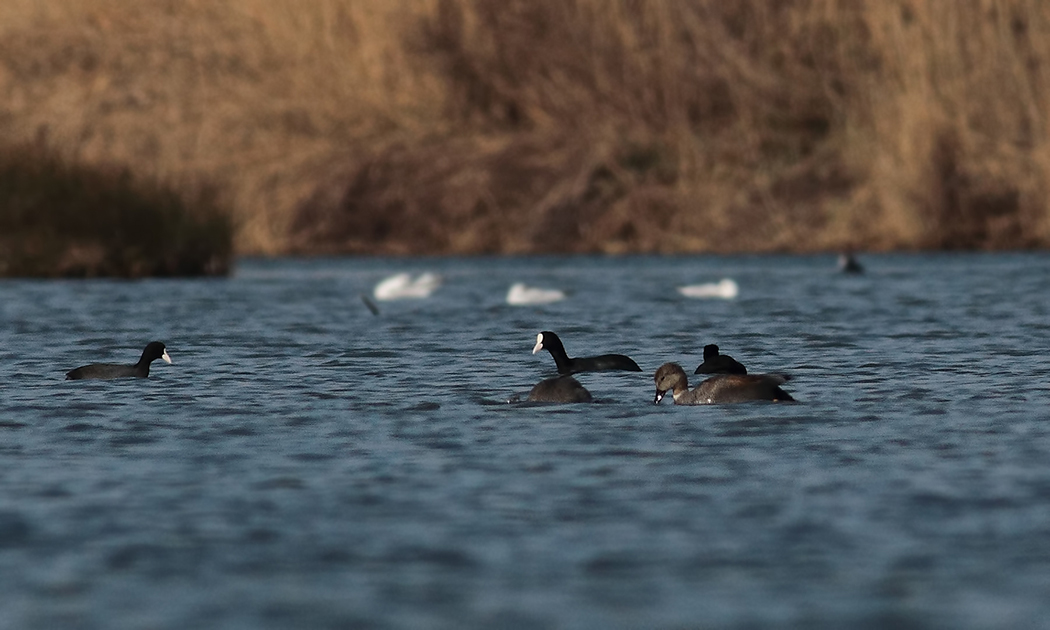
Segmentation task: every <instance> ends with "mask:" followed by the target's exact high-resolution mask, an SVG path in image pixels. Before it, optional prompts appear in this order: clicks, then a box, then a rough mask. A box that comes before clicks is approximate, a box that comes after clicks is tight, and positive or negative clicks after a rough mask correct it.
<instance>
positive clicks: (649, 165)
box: [0, 0, 1050, 253]
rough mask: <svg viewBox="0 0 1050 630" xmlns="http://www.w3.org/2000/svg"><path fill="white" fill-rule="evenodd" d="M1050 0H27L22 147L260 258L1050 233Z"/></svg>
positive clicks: (2, 122) (10, 8) (832, 243)
mask: <svg viewBox="0 0 1050 630" xmlns="http://www.w3.org/2000/svg"><path fill="white" fill-rule="evenodd" d="M1048 90H1050V5H1047V4H1045V3H1039V2H1032V1H1030V0H1028V1H1025V0H1016V1H1006V0H1003V1H996V0H983V1H976V2H968V3H956V2H920V1H918V0H886V1H882V0H880V1H878V2H876V1H874V0H871V1H868V2H863V1H861V2H852V1H846V0H784V1H761V2H759V1H752V2H721V1H718V0H684V1H682V2H674V1H670V0H667V1H659V0H654V1H652V2H633V1H630V0H527V1H526V0H418V1H410V0H384V1H382V2H371V1H368V0H314V1H312V2H307V3H299V2H294V1H292V0H228V1H227V2H222V3H216V2H207V1H205V0H182V1H180V2H171V1H169V0H141V1H139V2H133V3H132V2H125V1H123V0H52V1H51V2H48V3H38V2H35V1H34V0H6V1H5V2H4V3H2V4H0V141H6V142H23V141H29V140H35V141H41V140H42V141H44V142H46V143H47V144H48V145H49V146H52V147H54V148H55V149H56V150H58V151H59V152H61V154H62V155H64V156H66V157H67V158H69V159H71V160H75V161H77V162H83V163H88V164H93V163H118V164H125V165H127V166H128V167H129V168H131V169H133V170H134V171H135V172H136V173H142V174H144V175H146V176H149V177H154V178H158V179H160V180H163V181H196V180H201V179H207V180H210V181H213V182H217V183H218V184H219V185H220V186H222V187H223V188H224V190H225V191H226V192H227V193H228V196H229V198H230V199H231V200H232V203H233V205H234V207H235V209H236V212H237V217H238V222H237V225H238V230H239V231H238V234H237V247H238V250H239V251H241V252H244V253H283V252H309V253H314V252H329V253H337V252H359V253H473V252H544V251H566V252H613V253H616V252H631V251H664V252H672V251H673V252H696V251H741V250H746V251H814V250H830V249H843V248H850V249H898V248H908V249H913V248H976V249H988V248H1016V247H1041V246H1046V245H1047V244H1050V212H1048V206H1047V201H1046V198H1047V188H1048V180H1050V151H1048V150H1050V142H1048V135H1047V128H1048V125H1047V116H1048V115H1050V94H1048Z"/></svg>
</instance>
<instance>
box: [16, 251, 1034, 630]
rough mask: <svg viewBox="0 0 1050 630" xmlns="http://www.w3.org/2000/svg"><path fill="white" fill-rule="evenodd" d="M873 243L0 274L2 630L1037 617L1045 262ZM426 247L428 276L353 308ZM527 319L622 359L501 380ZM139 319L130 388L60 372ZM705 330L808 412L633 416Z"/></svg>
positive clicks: (97, 352) (734, 409)
mask: <svg viewBox="0 0 1050 630" xmlns="http://www.w3.org/2000/svg"><path fill="white" fill-rule="evenodd" d="M862 262H864V263H865V264H866V265H867V267H868V273H866V274H864V275H862V276H857V277H852V276H843V275H838V274H836V273H835V272H834V259H833V258H831V257H826V256H825V257H787V256H785V257H696V258H625V259H598V258H580V259H578V258H552V259H509V260H500V259H457V260H407V261H400V260H317V261H287V260H280V261H251V260H248V261H243V262H242V263H241V264H240V265H239V267H238V270H237V273H236V274H235V276H234V277H232V278H230V279H228V280H147V281H139V282H122V281H87V282H65V281H59V282H39V281H10V280H8V281H3V282H0V611H2V619H3V621H0V626H3V627H11V628H56V627H62V628H90V629H93V628H99V629H110V628H165V629H166V628H191V627H194V628H203V627H210V628H292V627H298V628H450V629H451V628H643V627H644V628H693V627H730V628H745V627H747V628H750V627H797V628H814V627H852V628H862V627H871V628H881V627H897V628H902V627H934V628H1001V627H1050V404H1048V403H1050V359H1048V346H1050V256H1047V255H1042V254H1016V255H939V256H923V255H892V256H890V255H887V256H867V257H864V258H863V259H862ZM424 270H430V271H437V272H440V273H441V274H442V275H443V276H444V278H445V284H444V286H442V287H441V288H440V289H439V290H438V291H437V292H436V293H435V294H434V295H433V296H432V297H430V298H427V299H424V300H416V301H405V302H390V303H382V304H380V308H381V313H380V315H379V316H373V315H372V314H371V313H370V312H369V311H368V309H366V308H365V306H364V304H363V303H362V302H361V300H360V298H359V294H360V293H362V292H368V291H370V289H371V287H372V286H373V285H374V284H375V283H376V282H378V281H379V280H380V279H382V278H384V277H385V276H387V275H389V274H391V273H394V272H397V271H424ZM723 277H729V278H733V279H734V280H736V281H737V282H738V283H739V285H740V296H739V297H738V298H737V299H735V300H696V299H687V298H683V297H681V296H679V295H678V294H677V293H676V292H675V287H676V286H679V285H683V284H691V283H697V282H711V281H717V280H719V279H721V278H723ZM514 281H524V282H526V283H528V284H532V285H537V286H545V287H552V288H560V289H564V290H567V291H569V292H570V296H569V298H568V299H566V300H564V301H562V302H559V303H555V304H551V305H548V306H536V307H512V306H508V305H506V304H505V303H504V297H505V294H506V290H507V288H508V286H509V285H510V284H511V283H512V282H514ZM544 329H549V330H554V331H556V332H558V333H559V334H560V335H561V337H562V339H563V340H564V342H565V344H566V346H567V348H568V350H569V353H570V354H572V355H577V356H578V355H585V354H595V353H602V352H619V353H624V354H628V355H630V356H631V357H633V358H634V359H635V360H636V361H637V362H638V363H639V364H640V365H641V366H642V367H643V369H644V370H645V372H644V373H642V374H637V373H619V374H617V373H612V374H609V373H602V374H584V375H580V376H579V380H580V381H581V382H583V383H584V384H585V385H586V386H587V387H588V389H590V391H591V392H592V394H593V395H594V396H595V397H596V398H597V399H598V401H599V402H598V404H594V405H562V406H558V405H547V406H534V405H524V404H516V405H515V404H507V403H506V402H505V401H506V400H507V399H508V398H510V397H511V396H513V395H515V394H519V393H522V392H526V391H528V389H529V388H530V387H531V385H533V384H534V383H535V382H537V381H538V380H540V379H541V378H543V377H545V376H549V375H551V374H552V372H553V361H552V360H551V358H550V356H549V355H547V354H546V353H542V354H539V355H535V356H534V355H531V354H530V350H531V349H532V346H533V344H534V342H535V337H536V333H537V332H539V331H540V330H544ZM151 339H160V340H163V341H165V342H166V343H167V345H168V350H169V353H170V354H171V356H172V359H173V360H174V364H173V365H167V364H163V363H161V362H157V363H155V364H154V368H153V373H152V376H151V378H150V379H149V380H146V381H143V380H124V381H108V382H100V381H68V382H67V381H64V380H63V375H64V373H65V371H66V370H69V369H71V368H74V367H77V366H79V365H82V364H85V363H90V362H93V361H115V362H128V363H130V362H133V361H134V360H135V359H136V358H137V357H138V354H139V353H140V352H141V349H142V346H144V345H145V343H146V342H147V341H149V340H151ZM707 343H717V344H719V345H720V346H721V348H722V351H723V352H725V353H728V354H731V355H733V356H734V357H736V358H737V359H739V360H741V361H743V362H744V363H745V364H747V365H748V367H749V368H750V369H751V370H752V371H755V372H759V371H781V372H788V373H790V374H791V375H792V376H793V377H794V378H793V380H792V381H791V382H790V383H789V384H788V386H787V389H789V391H790V392H791V393H792V394H793V395H795V396H796V398H798V399H799V400H800V401H802V402H801V403H800V404H797V405H789V404H744V405H736V406H720V407H719V406H707V407H675V406H673V405H671V404H669V403H670V402H671V401H670V397H668V398H667V399H665V401H664V403H663V404H661V405H660V406H654V405H653V404H652V398H653V393H654V390H653V383H652V373H653V372H654V371H655V369H656V368H657V367H658V366H659V365H660V364H661V363H663V362H665V361H680V362H682V363H683V365H685V366H686V368H687V370H688V371H689V372H690V373H691V372H692V369H693V368H695V366H696V365H697V364H699V363H700V361H701V350H702V348H703V346H704V344H707Z"/></svg>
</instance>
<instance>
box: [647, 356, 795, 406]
mask: <svg viewBox="0 0 1050 630" xmlns="http://www.w3.org/2000/svg"><path fill="white" fill-rule="evenodd" d="M653 381H655V382H656V398H654V399H653V403H654V404H659V402H660V401H661V400H663V398H664V396H665V395H666V394H667V392H671V395H672V397H673V398H674V404H676V405H717V404H723V403H739V402H750V401H753V400H770V401H793V400H795V399H794V398H792V397H791V395H790V394H788V393H787V392H785V391H784V390H783V389H781V388H780V386H781V385H783V384H784V383H785V382H786V381H787V377H785V376H782V375H780V374H717V375H715V376H712V377H711V378H709V379H707V380H705V381H703V382H701V383H700V384H699V385H697V386H696V388H695V389H692V390H690V389H689V381H688V377H687V376H686V375H685V370H683V369H682V366H680V365H678V364H677V363H664V364H663V365H661V366H660V369H658V370H656V374H655V375H653Z"/></svg>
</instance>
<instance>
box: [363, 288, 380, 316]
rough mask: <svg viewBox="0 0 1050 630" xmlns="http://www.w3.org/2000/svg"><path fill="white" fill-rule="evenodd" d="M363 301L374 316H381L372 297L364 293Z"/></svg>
mask: <svg viewBox="0 0 1050 630" xmlns="http://www.w3.org/2000/svg"><path fill="white" fill-rule="evenodd" d="M361 301H362V302H364V303H365V306H366V307H367V308H368V310H369V311H371V312H372V314H373V315H379V306H378V305H376V303H375V302H373V301H372V298H370V297H368V295H366V294H364V293H362V294H361Z"/></svg>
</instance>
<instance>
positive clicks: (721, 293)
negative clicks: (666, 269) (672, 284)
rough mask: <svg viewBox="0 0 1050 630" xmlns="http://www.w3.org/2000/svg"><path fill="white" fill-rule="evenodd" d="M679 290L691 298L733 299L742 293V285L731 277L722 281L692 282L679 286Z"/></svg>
mask: <svg viewBox="0 0 1050 630" xmlns="http://www.w3.org/2000/svg"><path fill="white" fill-rule="evenodd" d="M678 292H679V293H681V294H682V295H684V296H685V297H691V298H722V299H724V300H731V299H733V298H735V297H736V296H737V295H738V294H739V293H740V287H739V286H737V283H736V282H735V281H733V280H730V279H729V278H723V279H722V280H721V282H708V283H706V284H690V285H688V286H684V287H678Z"/></svg>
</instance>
